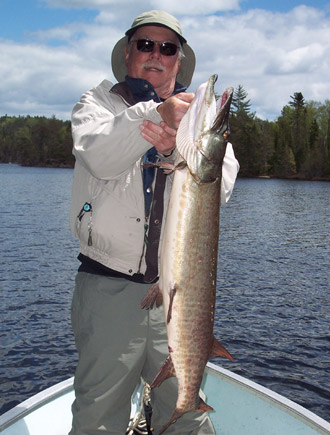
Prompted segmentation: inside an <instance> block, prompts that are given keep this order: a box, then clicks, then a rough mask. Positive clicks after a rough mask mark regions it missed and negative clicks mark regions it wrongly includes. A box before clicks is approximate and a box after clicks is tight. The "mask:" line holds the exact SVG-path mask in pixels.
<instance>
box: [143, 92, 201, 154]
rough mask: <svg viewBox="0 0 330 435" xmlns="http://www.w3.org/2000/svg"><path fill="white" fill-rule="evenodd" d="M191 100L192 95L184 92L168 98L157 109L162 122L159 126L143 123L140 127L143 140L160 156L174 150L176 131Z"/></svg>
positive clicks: (149, 122) (148, 122)
mask: <svg viewBox="0 0 330 435" xmlns="http://www.w3.org/2000/svg"><path fill="white" fill-rule="evenodd" d="M193 98H194V94H187V93H185V92H181V93H180V94H177V95H174V96H173V97H170V98H168V99H167V100H165V101H164V103H161V104H160V105H159V106H158V107H157V110H158V112H159V113H160V115H161V117H162V118H163V121H162V122H161V123H160V124H159V125H157V124H154V123H153V122H151V121H143V123H142V125H141V126H140V130H141V135H142V136H143V138H144V139H145V140H147V141H148V142H150V143H151V144H152V145H153V146H154V147H155V148H156V149H157V151H158V152H160V153H161V154H163V155H165V156H166V155H169V154H171V152H172V151H173V149H174V148H175V139H176V131H177V129H178V127H179V124H180V122H181V119H182V118H183V115H184V114H185V113H186V112H187V110H188V109H189V106H190V103H191V102H192V100H193Z"/></svg>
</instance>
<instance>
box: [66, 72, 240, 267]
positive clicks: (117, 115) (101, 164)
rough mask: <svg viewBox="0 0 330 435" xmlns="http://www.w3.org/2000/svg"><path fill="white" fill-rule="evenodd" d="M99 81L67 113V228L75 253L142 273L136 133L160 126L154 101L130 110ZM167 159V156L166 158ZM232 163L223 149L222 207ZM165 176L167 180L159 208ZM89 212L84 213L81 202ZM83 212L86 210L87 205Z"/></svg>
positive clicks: (142, 149) (141, 148)
mask: <svg viewBox="0 0 330 435" xmlns="http://www.w3.org/2000/svg"><path fill="white" fill-rule="evenodd" d="M112 86H113V85H112V84H111V83H110V82H109V81H107V80H104V81H103V82H102V83H101V84H100V85H98V86H97V87H95V88H93V89H91V90H89V91H88V92H86V93H85V94H84V95H83V96H82V97H81V99H80V102H79V103H77V104H76V105H75V106H74V108H73V112H72V135H73V143H74V147H73V154H74V155H75V158H76V164H75V169H74V176H73V186H72V202H71V210H70V227H71V230H72V232H73V234H74V235H75V236H76V237H77V238H78V239H79V240H80V252H81V253H82V254H84V255H86V256H88V257H89V258H91V259H93V260H96V261H98V262H99V263H101V264H103V265H105V266H107V267H109V268H111V269H114V270H117V271H119V272H122V273H125V274H128V275H133V274H134V273H144V272H145V268H146V265H145V260H144V254H145V252H144V251H145V246H144V235H145V229H144V226H145V223H146V222H145V211H144V195H143V181H142V166H141V161H142V156H143V155H144V154H145V153H146V151H147V150H148V149H149V148H150V147H151V146H150V143H149V142H147V141H146V140H144V139H143V138H142V136H141V134H140V130H139V126H140V125H141V123H142V121H143V120H144V119H146V120H150V121H152V122H154V123H157V124H158V123H160V121H161V117H160V115H159V113H158V112H157V110H156V109H157V106H158V103H155V102H154V101H148V102H141V103H137V104H135V105H133V106H130V104H129V103H128V102H127V101H126V100H125V99H124V98H123V97H122V96H120V95H118V94H115V93H113V92H112V91H111V88H112ZM172 159H173V156H172ZM237 171H238V163H237V161H236V159H235V157H234V154H233V151H232V147H231V146H230V147H228V151H227V153H226V156H225V160H224V164H223V181H224V182H223V183H222V184H223V189H222V203H224V202H226V201H227V200H228V199H229V197H230V195H231V191H232V189H233V186H234V183H235V179H236V174H237ZM171 181H172V179H171V177H167V185H166V189H165V197H164V202H165V208H166V205H167V203H168V199H169V194H170V189H171ZM86 203H87V204H90V205H91V211H84V210H83V206H84V204H86ZM87 208H88V206H87Z"/></svg>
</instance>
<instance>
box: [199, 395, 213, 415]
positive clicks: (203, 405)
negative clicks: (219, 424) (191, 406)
mask: <svg viewBox="0 0 330 435" xmlns="http://www.w3.org/2000/svg"><path fill="white" fill-rule="evenodd" d="M208 411H214V409H213V408H212V406H209V405H208V404H207V403H205V402H204V400H203V399H202V398H201V397H200V398H199V407H198V409H196V412H208Z"/></svg>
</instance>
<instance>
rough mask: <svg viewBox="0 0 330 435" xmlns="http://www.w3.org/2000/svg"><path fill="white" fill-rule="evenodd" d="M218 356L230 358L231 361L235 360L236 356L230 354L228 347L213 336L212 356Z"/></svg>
mask: <svg viewBox="0 0 330 435" xmlns="http://www.w3.org/2000/svg"><path fill="white" fill-rule="evenodd" d="M216 356H222V357H224V358H228V359H230V360H231V361H234V358H233V357H232V356H231V355H230V353H229V352H228V351H227V349H226V348H225V347H224V346H223V345H222V344H221V343H220V341H218V340H217V339H216V338H215V337H213V347H212V351H211V355H210V358H214V357H216Z"/></svg>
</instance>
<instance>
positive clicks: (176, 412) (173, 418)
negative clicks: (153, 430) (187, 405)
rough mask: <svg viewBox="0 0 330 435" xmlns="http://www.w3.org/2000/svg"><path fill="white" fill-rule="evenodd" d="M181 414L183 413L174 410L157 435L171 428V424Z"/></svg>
mask: <svg viewBox="0 0 330 435" xmlns="http://www.w3.org/2000/svg"><path fill="white" fill-rule="evenodd" d="M183 414H184V412H182V411H179V410H178V409H175V410H174V412H173V414H172V415H171V418H170V419H169V421H168V422H167V423H166V424H165V425H164V426H163V427H162V428H161V430H160V432H158V435H161V434H163V433H164V432H165V431H166V430H167V429H168V428H169V427H170V426H171V424H173V423H175V422H176V421H177V419H178V418H180V417H181V416H182V415H183Z"/></svg>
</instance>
